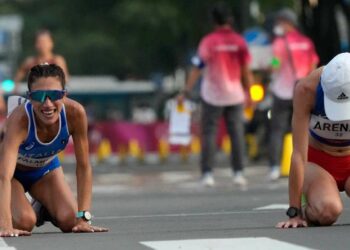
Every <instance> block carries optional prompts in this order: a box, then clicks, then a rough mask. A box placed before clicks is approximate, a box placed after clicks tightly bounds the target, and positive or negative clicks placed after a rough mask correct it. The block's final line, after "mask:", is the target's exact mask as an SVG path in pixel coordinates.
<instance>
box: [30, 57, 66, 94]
mask: <svg viewBox="0 0 350 250" xmlns="http://www.w3.org/2000/svg"><path fill="white" fill-rule="evenodd" d="M41 77H56V78H57V79H58V80H59V81H60V82H61V86H62V89H65V87H66V77H65V75H64V72H63V70H62V68H61V67H60V66H58V65H56V64H48V63H45V64H38V65H35V66H34V67H33V68H31V69H30V71H29V75H28V90H29V91H30V90H31V87H32V85H33V83H34V82H35V81H36V80H37V79H38V78H41Z"/></svg>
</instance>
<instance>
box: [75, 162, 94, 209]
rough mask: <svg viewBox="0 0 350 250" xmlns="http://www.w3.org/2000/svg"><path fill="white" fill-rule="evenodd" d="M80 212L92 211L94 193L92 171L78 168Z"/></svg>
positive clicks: (89, 168)
mask: <svg viewBox="0 0 350 250" xmlns="http://www.w3.org/2000/svg"><path fill="white" fill-rule="evenodd" d="M76 174H77V193H78V211H84V210H90V207H91V196H92V195H91V193H92V169H91V167H90V166H88V167H79V166H77V171H76Z"/></svg>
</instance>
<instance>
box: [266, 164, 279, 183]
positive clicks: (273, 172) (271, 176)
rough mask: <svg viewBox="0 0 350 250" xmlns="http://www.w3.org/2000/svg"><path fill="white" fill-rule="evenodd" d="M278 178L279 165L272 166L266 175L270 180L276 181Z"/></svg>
mask: <svg viewBox="0 0 350 250" xmlns="http://www.w3.org/2000/svg"><path fill="white" fill-rule="evenodd" d="M279 178H280V169H279V167H277V166H276V167H272V168H271V171H270V173H269V175H268V179H269V180H270V181H277V180H278V179H279Z"/></svg>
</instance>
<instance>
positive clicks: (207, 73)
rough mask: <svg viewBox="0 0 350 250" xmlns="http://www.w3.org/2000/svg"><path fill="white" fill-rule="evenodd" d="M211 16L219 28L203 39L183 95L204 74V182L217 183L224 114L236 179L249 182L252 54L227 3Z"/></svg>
mask: <svg viewBox="0 0 350 250" xmlns="http://www.w3.org/2000/svg"><path fill="white" fill-rule="evenodd" d="M211 16H212V18H213V22H214V24H215V28H214V30H213V31H212V32H211V33H209V34H208V35H206V36H205V37H204V38H203V39H202V40H201V41H200V44H199V48H198V56H197V57H195V58H194V59H193V60H192V63H193V67H192V69H191V71H190V73H189V77H188V79H187V82H186V84H185V88H184V91H183V93H182V95H180V98H183V97H184V96H186V95H187V94H189V92H190V91H191V89H192V87H193V86H194V84H195V83H196V82H197V80H198V79H199V77H200V76H201V75H202V76H203V78H202V85H201V92H200V95H201V99H202V154H201V162H200V164H201V172H202V183H203V184H204V185H205V186H213V185H214V184H215V182H214V178H213V175H212V167H213V165H214V156H215V153H216V145H215V139H216V130H217V124H218V121H219V119H220V118H221V116H224V119H225V122H226V125H227V129H228V133H229V136H230V139H231V144H232V153H231V163H232V169H233V182H234V183H235V184H238V185H240V186H245V185H246V179H245V178H244V176H243V168H244V166H243V165H244V152H245V141H244V124H243V104H244V102H245V100H246V96H247V95H246V93H248V89H249V86H250V83H251V81H252V80H251V79H252V74H251V72H250V70H249V62H250V54H249V52H248V48H247V44H246V42H245V41H244V39H243V38H242V36H240V35H239V34H237V33H236V32H235V31H234V30H233V29H232V27H231V23H232V15H231V13H230V11H229V8H228V7H227V6H225V5H224V4H217V5H216V6H215V7H214V8H213V9H212V11H211ZM242 80H243V81H242Z"/></svg>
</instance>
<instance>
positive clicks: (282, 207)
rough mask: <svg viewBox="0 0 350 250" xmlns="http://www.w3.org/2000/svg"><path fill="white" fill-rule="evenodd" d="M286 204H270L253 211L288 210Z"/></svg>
mask: <svg viewBox="0 0 350 250" xmlns="http://www.w3.org/2000/svg"><path fill="white" fill-rule="evenodd" d="M288 207H289V205H288V204H271V205H268V206H264V207H257V208H254V210H285V209H288Z"/></svg>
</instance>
